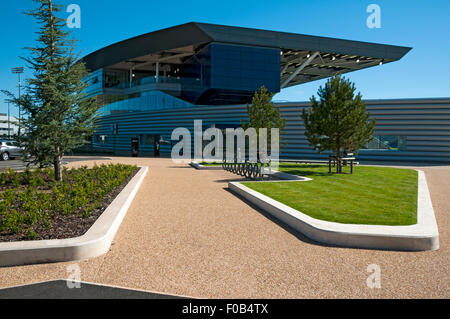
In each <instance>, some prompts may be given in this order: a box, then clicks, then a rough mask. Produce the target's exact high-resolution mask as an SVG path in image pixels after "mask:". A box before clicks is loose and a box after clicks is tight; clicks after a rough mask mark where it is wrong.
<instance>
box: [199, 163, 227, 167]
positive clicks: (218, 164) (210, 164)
mask: <svg viewBox="0 0 450 319" xmlns="http://www.w3.org/2000/svg"><path fill="white" fill-rule="evenodd" d="M199 164H200V165H203V166H221V165H222V163H218V162H201V163H199Z"/></svg>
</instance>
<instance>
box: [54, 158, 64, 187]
mask: <svg viewBox="0 0 450 319" xmlns="http://www.w3.org/2000/svg"><path fill="white" fill-rule="evenodd" d="M53 167H54V169H55V180H56V181H58V182H59V181H61V180H62V175H61V158H60V156H58V157H55V159H54V161H53Z"/></svg>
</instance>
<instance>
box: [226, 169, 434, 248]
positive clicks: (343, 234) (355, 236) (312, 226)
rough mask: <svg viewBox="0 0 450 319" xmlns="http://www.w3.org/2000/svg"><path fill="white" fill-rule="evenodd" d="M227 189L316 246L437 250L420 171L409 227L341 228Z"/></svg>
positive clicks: (238, 188) (237, 187) (235, 186)
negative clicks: (414, 221)
mask: <svg viewBox="0 0 450 319" xmlns="http://www.w3.org/2000/svg"><path fill="white" fill-rule="evenodd" d="M283 174H286V173H283ZM287 175H291V174H287ZM278 176H279V177H281V176H282V175H281V176H280V175H278ZM292 182H294V180H292ZM299 182H300V181H299ZM253 183H261V182H253ZM263 183H264V182H263ZM228 188H229V189H230V190H231V191H233V192H234V193H236V194H238V195H240V196H242V197H243V198H245V199H247V200H248V201H250V202H251V203H253V204H254V205H256V206H257V207H259V208H261V209H263V210H264V211H266V212H268V213H269V214H271V215H272V216H274V217H276V218H277V219H279V220H281V221H283V222H284V223H286V224H287V225H289V226H290V227H292V228H294V229H295V230H297V231H299V232H300V233H302V234H304V235H306V236H307V237H309V238H311V239H313V240H315V241H317V242H319V243H324V244H329V245H336V246H343V247H356V248H372V249H389V250H406V251H424V250H436V249H438V248H439V232H438V227H437V223H436V218H435V216H434V210H433V206H432V204H431V197H430V193H429V191H428V185H427V181H426V178H425V173H424V172H423V171H420V170H418V198H417V224H414V225H409V226H383V225H359V224H341V223H335V222H328V221H323V220H319V219H315V218H312V217H310V216H308V215H306V214H303V213H301V212H299V211H298V210H295V209H293V208H291V207H289V206H287V205H284V204H282V203H280V202H278V201H276V200H274V199H272V198H270V197H267V196H265V195H263V194H261V193H259V192H256V191H254V190H252V189H250V188H248V187H246V186H244V185H242V184H241V183H240V182H229V183H228Z"/></svg>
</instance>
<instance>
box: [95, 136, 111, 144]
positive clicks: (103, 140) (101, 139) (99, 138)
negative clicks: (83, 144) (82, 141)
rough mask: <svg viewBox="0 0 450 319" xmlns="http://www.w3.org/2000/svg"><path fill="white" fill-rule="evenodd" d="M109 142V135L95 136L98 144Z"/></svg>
mask: <svg viewBox="0 0 450 319" xmlns="http://www.w3.org/2000/svg"><path fill="white" fill-rule="evenodd" d="M107 140H108V135H95V137H94V141H95V142H96V143H98V144H105V143H106V141H107Z"/></svg>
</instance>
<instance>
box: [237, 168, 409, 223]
mask: <svg viewBox="0 0 450 319" xmlns="http://www.w3.org/2000/svg"><path fill="white" fill-rule="evenodd" d="M279 170H280V171H281V172H285V173H289V174H292V175H297V176H304V177H309V178H311V179H312V180H311V181H309V182H306V183H289V182H274V183H243V185H245V186H247V187H249V188H251V189H253V190H255V191H258V192H260V193H261V194H264V195H266V196H269V197H271V198H273V199H275V200H277V201H279V202H281V203H283V204H285V205H287V206H290V207H292V208H294V209H296V210H299V211H301V212H302V213H304V214H307V215H309V216H311V217H313V218H317V219H321V220H326V221H331V222H338V223H344V224H370V225H413V224H416V223H417V181H418V179H417V171H415V170H411V169H400V168H392V167H370V166H358V167H357V168H356V170H355V172H354V174H335V173H331V174H329V173H328V166H327V165H318V164H315V165H305V164H302V165H299V164H286V163H281V164H280V166H279Z"/></svg>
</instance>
